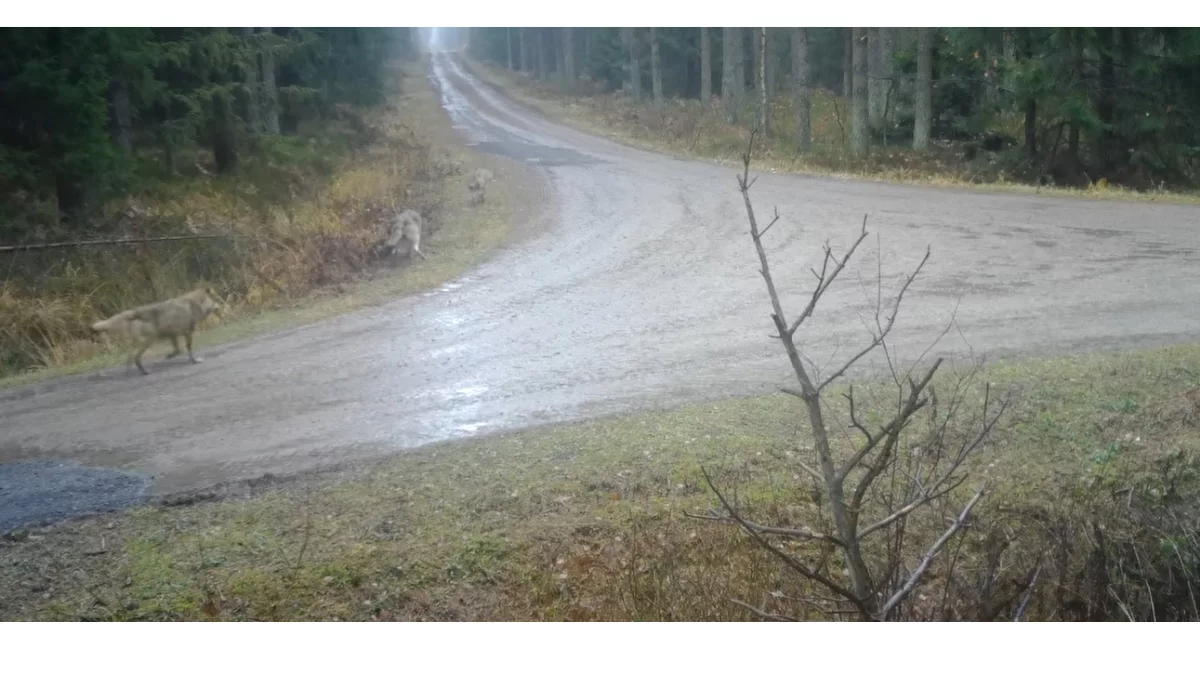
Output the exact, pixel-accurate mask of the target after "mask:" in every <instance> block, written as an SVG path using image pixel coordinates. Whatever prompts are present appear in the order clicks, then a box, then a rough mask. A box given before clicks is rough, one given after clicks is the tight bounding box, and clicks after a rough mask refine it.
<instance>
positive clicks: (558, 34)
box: [546, 28, 567, 84]
mask: <svg viewBox="0 0 1200 675" xmlns="http://www.w3.org/2000/svg"><path fill="white" fill-rule="evenodd" d="M546 30H547V31H549V33H550V44H551V45H552V49H553V50H554V73H555V75H556V76H557V78H558V82H559V84H565V83H564V82H563V79H564V77H565V76H566V74H567V44H566V40H564V39H563V38H564V37H566V35H564V34H563V30H564V29H563V28H559V29H558V30H555V29H553V28H548V29H546Z"/></svg>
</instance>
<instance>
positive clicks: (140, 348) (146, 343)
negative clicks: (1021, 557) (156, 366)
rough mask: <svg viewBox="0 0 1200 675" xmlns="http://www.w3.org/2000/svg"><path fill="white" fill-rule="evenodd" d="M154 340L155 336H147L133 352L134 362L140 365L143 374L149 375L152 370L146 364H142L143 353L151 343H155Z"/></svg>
mask: <svg viewBox="0 0 1200 675" xmlns="http://www.w3.org/2000/svg"><path fill="white" fill-rule="evenodd" d="M154 340H155V338H153V337H148V338H146V339H145V340H144V341H143V342H142V344H141V345H139V346H138V348H137V351H135V352H134V353H133V363H134V365H136V366H137V367H138V370H140V371H142V374H143V375H149V374H150V371H148V370H146V366H143V365H142V354H145V353H146V350H147V349H149V348H150V345H152V344H154Z"/></svg>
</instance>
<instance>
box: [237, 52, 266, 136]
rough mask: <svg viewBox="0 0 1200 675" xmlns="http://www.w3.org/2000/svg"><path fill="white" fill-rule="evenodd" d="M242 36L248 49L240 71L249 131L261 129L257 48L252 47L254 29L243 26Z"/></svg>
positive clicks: (260, 93)
mask: <svg viewBox="0 0 1200 675" xmlns="http://www.w3.org/2000/svg"><path fill="white" fill-rule="evenodd" d="M242 37H244V38H245V40H246V43H247V44H246V46H247V48H248V50H249V55H248V58H247V59H246V62H245V63H243V64H242V73H243V75H244V77H245V80H246V125H247V126H249V127H250V132H251V133H255V134H257V133H259V132H261V131H262V130H263V123H262V113H261V109H262V91H260V87H259V85H258V68H259V65H258V50H257V49H255V47H254V29H253V28H243V29H242Z"/></svg>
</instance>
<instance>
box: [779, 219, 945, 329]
mask: <svg viewBox="0 0 1200 675" xmlns="http://www.w3.org/2000/svg"><path fill="white" fill-rule="evenodd" d="M866 238H867V216H866V215H865V214H864V215H863V222H862V231H860V232H859V234H858V239H855V240H854V243H853V244H851V245H850V250H848V251H846V255H844V256H842V259H841V260H839V261H838V262H837V264H836V265H835V266H834V268H833V271H832V272H829V274H828V275H826V270H827V269H828V267H829V261H830V260H831V259H832V258H833V249H831V248H830V247H829V242H828V241H827V242H825V259H824V260H823V261H822V262H821V272H820V274H817V287H816V288H814V289H813V292H812V297H811V298H809V300H808V304H807V305H805V306H804V311H802V312H800V316H799V317H797V318H796V320H795V321H794V322H792V325H791V326H788V334H795V332H796V329H798V328H800V324H802V323H804V320H805V319H807V318H808V317H810V316H812V313H813V311H814V310H816V308H817V303H818V302H820V300H821V296H822V295H825V291H826V290H828V289H829V286H830V284H832V283H833V282H834V281H835V280H836V279H837V278H838V275H839V274H841V273H842V270H843V269H845V267H846V263H848V262H850V258H851V256H853V255H854V252H855V251H857V250H858V245H859V244H861V243H862V241H863V239H866ZM926 257H928V256H926ZM813 273H814V274H816V272H815V271H814V272H813Z"/></svg>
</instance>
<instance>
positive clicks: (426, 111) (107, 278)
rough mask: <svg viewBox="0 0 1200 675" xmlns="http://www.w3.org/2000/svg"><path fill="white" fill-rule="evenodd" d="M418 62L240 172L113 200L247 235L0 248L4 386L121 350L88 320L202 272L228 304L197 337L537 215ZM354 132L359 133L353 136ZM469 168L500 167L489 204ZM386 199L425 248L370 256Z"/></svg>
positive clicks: (133, 216) (366, 296)
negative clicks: (336, 117) (411, 215)
mask: <svg viewBox="0 0 1200 675" xmlns="http://www.w3.org/2000/svg"><path fill="white" fill-rule="evenodd" d="M423 68H424V66H423V65H422V64H420V63H400V64H396V65H395V66H394V70H393V73H394V80H395V85H394V87H393V93H392V95H391V96H390V97H389V99H388V102H387V103H386V104H385V105H383V106H379V107H376V108H370V109H365V110H351V109H347V110H346V111H345V115H346V120H345V121H344V123H335V124H334V125H333V128H332V130H330V131H328V132H327V133H326V134H324V135H310V136H307V137H288V138H280V139H267V140H268V141H270V142H271V143H272V144H273V147H272V148H268V149H266V150H264V151H263V152H262V153H261V155H262V158H260V159H258V160H256V161H247V162H245V163H244V165H243V166H242V168H241V169H240V173H239V175H238V176H236V177H233V178H229V177H203V176H201V177H195V178H192V179H186V180H181V181H180V182H178V183H175V184H171V185H168V186H165V187H163V188H161V189H159V190H158V191H157V192H155V193H153V194H146V195H142V196H141V197H138V198H134V199H131V200H128V201H126V202H122V203H121V204H114V205H111V206H110V208H109V210H110V211H111V215H112V218H113V219H114V221H113V222H116V223H118V224H119V225H120V229H119V231H118V232H117V233H116V234H138V233H141V234H174V233H184V234H186V233H187V232H207V231H213V230H214V228H215V230H216V231H220V232H230V231H232V232H233V233H237V234H242V235H245V237H244V238H243V239H239V240H235V241H233V242H227V241H216V242H211V241H204V242H200V243H195V244H179V245H155V244H148V245H144V246H141V247H137V248H128V249H126V248H121V249H113V250H108V249H105V250H100V249H89V250H82V249H81V250H78V251H74V252H70V253H67V254H62V253H56V254H54V255H41V254H33V253H30V254H19V256H20V257H19V258H14V259H13V260H11V261H6V262H12V263H13V264H12V265H10V266H9V267H8V270H7V272H8V276H7V277H5V278H4V280H3V281H0V378H2V379H0V387H11V386H15V385H21V384H28V383H30V382H34V381H37V380H41V379H45V378H47V377H53V376H58V375H65V374H70V373H79V372H86V371H90V370H95V369H97V368H102V367H106V366H110V365H114V364H117V363H120V362H122V360H123V359H124V358H125V357H126V353H125V352H126V349H127V347H126V345H125V344H123V343H121V342H120V341H117V340H112V339H109V338H97V337H94V336H92V335H91V334H90V332H89V330H88V326H90V324H91V323H92V322H94V321H96V320H98V319H100V318H103V317H105V316H109V315H111V314H114V313H116V312H117V311H120V310H122V309H126V308H128V307H130V306H134V305H137V304H141V303H145V302H150V301H153V300H155V299H162V298H165V297H171V296H173V295H176V294H178V293H181V292H183V291H186V290H190V289H191V288H192V287H193V286H194V285H195V284H197V283H198V282H199V281H201V280H204V281H208V282H210V283H213V284H214V285H215V287H216V288H217V290H218V292H219V293H221V294H222V295H223V296H224V297H225V299H226V300H227V301H229V303H230V305H231V311H230V312H229V313H228V314H227V316H226V317H225V318H223V319H221V320H220V323H219V324H218V323H217V320H215V319H214V320H210V322H211V323H212V324H213V325H214V326H215V327H213V328H212V329H210V330H205V331H202V332H200V333H199V334H198V335H197V344H198V345H199V346H200V348H203V346H204V345H206V344H214V343H217V342H223V341H228V340H233V339H238V338H242V337H245V336H248V335H251V334H255V333H259V332H262V331H266V330H271V329H278V328H281V327H285V326H292V325H297V324H300V323H305V322H309V321H314V320H317V319H321V318H324V317H328V316H331V315H334V314H338V313H343V312H347V311H351V310H354V309H357V308H361V307H365V306H368V305H372V304H377V303H380V302H384V301H386V300H388V299H391V298H394V297H396V296H399V295H403V294H406V293H410V292H414V291H418V290H423V289H427V288H431V287H435V286H437V285H439V284H442V283H445V282H447V281H450V280H452V279H454V278H456V277H457V276H460V275H461V274H462V273H463V272H464V271H466V270H467V269H469V268H471V267H472V266H475V265H477V264H479V263H480V262H482V261H483V260H484V259H485V258H486V256H487V255H488V254H489V253H491V252H492V251H494V250H495V249H496V248H497V247H499V246H501V245H502V244H503V243H504V242H506V241H507V240H508V238H509V237H510V234H511V231H512V226H513V224H514V222H518V221H523V220H528V219H531V218H532V217H533V216H534V215H535V214H534V213H533V209H534V208H536V206H535V205H532V204H530V203H528V202H527V200H522V199H521V198H520V195H521V194H522V192H523V191H524V190H525V189H527V187H528V184H529V181H531V180H532V176H531V174H530V173H529V172H528V170H527V169H525V168H524V167H522V166H521V165H519V164H518V163H516V162H510V161H506V160H503V159H501V158H496V157H492V156H489V155H483V154H481V153H474V152H471V151H469V150H467V148H466V147H465V145H464V144H463V143H462V141H461V140H460V139H459V138H458V137H457V136H456V134H455V132H454V130H453V127H452V126H451V124H450V121H449V119H448V118H447V116H446V114H445V112H444V111H443V110H442V109H441V106H440V103H439V101H438V98H437V95H436V92H434V91H433V88H432V86H431V85H430V83H429V82H428V80H427V79H426V78H425V77H424V71H423ZM355 129H357V130H358V131H354V130H355ZM355 134H358V135H355ZM362 134H365V135H366V136H367V137H369V139H370V140H369V141H364V142H358V143H357V144H356V143H355V142H353V139H354V138H359V136H361V135H362ZM360 140H361V139H360ZM264 142H265V141H264ZM255 157H258V155H256V156H255ZM476 166H485V167H488V168H490V169H491V170H492V171H493V172H494V173H495V174H496V175H497V176H499V177H500V179H501V180H499V181H498V182H497V183H495V184H494V186H493V189H492V190H490V191H489V199H488V201H487V202H486V203H485V204H483V205H480V206H470V205H469V204H468V194H467V189H466V175H465V174H466V172H467V171H466V170H467V169H469V168H473V167H476ZM292 174H294V175H292ZM397 207H415V208H417V209H419V210H420V211H421V212H422V214H423V215H424V216H425V217H426V220H427V223H428V225H427V227H428V228H429V229H428V231H427V232H426V235H425V237H424V238H423V240H422V244H423V245H424V246H423V248H425V249H426V250H427V252H428V253H430V256H429V258H428V259H427V260H425V261H421V260H417V261H405V262H403V263H401V264H400V265H399V266H397V265H393V264H388V263H387V262H380V261H376V260H375V259H374V257H373V251H372V248H373V246H374V245H375V243H376V242H377V241H379V240H380V238H381V237H382V235H383V232H384V229H385V228H386V226H387V223H388V220H389V217H390V214H391V213H393V212H394V209H395V208H397ZM176 229H180V230H181V232H176ZM112 234H114V233H111V232H110V233H108V236H111V235H112Z"/></svg>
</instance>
